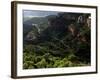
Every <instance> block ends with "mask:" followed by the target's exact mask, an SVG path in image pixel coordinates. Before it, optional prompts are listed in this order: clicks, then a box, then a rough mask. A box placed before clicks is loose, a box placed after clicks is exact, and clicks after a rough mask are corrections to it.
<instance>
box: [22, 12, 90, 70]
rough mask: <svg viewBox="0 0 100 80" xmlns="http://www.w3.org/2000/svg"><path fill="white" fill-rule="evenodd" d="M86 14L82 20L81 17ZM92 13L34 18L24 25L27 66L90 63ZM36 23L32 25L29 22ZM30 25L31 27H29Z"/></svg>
mask: <svg viewBox="0 0 100 80" xmlns="http://www.w3.org/2000/svg"><path fill="white" fill-rule="evenodd" d="M80 16H83V20H82V21H78V18H79V17H80ZM88 16H89V14H82V13H80V14H66V13H59V14H58V15H55V16H54V15H50V16H46V17H43V18H41V17H39V18H32V19H30V20H28V21H27V22H25V23H24V24H26V25H27V27H26V25H25V26H23V27H24V29H25V30H27V33H26V34H25V36H24V37H25V39H24V42H25V43H24V51H23V52H24V58H23V59H24V61H23V64H24V65H23V68H24V69H33V68H55V67H73V66H88V65H90V64H91V61H90V60H91V59H90V55H91V54H90V46H91V45H90V44H91V43H90V38H91V37H90V35H91V34H90V27H88V25H87V23H86V22H85V20H87V18H88ZM30 24H33V25H31V26H28V25H30ZM27 28H29V29H27Z"/></svg>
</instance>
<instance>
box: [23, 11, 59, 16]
mask: <svg viewBox="0 0 100 80" xmlns="http://www.w3.org/2000/svg"><path fill="white" fill-rule="evenodd" d="M57 13H58V12H54V11H36V10H23V15H24V17H45V16H48V15H57Z"/></svg>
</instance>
